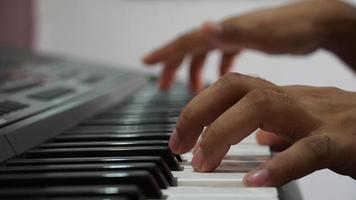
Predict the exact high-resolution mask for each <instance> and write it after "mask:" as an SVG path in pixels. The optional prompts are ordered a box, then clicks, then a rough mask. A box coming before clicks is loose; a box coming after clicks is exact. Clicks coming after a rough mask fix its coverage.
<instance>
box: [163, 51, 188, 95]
mask: <svg viewBox="0 0 356 200" xmlns="http://www.w3.org/2000/svg"><path fill="white" fill-rule="evenodd" d="M182 61H183V57H178V58H174V59H172V60H170V61H168V62H167V63H166V64H165V66H164V68H163V71H162V74H161V77H160V80H159V88H160V89H161V90H162V91H167V90H169V88H170V87H171V85H172V83H173V82H174V78H175V74H176V72H177V69H178V68H179V66H180V64H181V63H182Z"/></svg>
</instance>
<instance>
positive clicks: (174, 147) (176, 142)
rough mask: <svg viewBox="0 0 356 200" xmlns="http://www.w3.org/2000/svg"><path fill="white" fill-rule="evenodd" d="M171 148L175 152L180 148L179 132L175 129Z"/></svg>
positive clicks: (170, 143)
mask: <svg viewBox="0 0 356 200" xmlns="http://www.w3.org/2000/svg"><path fill="white" fill-rule="evenodd" d="M168 145H169V148H171V149H172V150H173V151H176V150H177V149H178V148H179V139H178V133H177V130H176V129H174V130H173V133H172V135H171V137H170V138H169V143H168Z"/></svg>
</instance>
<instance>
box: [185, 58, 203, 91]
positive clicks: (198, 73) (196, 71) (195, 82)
mask: <svg viewBox="0 0 356 200" xmlns="http://www.w3.org/2000/svg"><path fill="white" fill-rule="evenodd" d="M206 55H207V54H206V53H202V54H199V55H194V56H193V57H192V60H191V62H190V73H189V75H190V90H191V91H192V92H194V93H198V92H199V91H201V90H202V88H203V85H202V69H203V65H204V62H205V59H206Z"/></svg>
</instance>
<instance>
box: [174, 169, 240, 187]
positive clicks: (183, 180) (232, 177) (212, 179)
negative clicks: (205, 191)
mask: <svg viewBox="0 0 356 200" xmlns="http://www.w3.org/2000/svg"><path fill="white" fill-rule="evenodd" d="M172 174H173V176H174V177H176V178H177V185H178V186H210V187H242V186H243V183H242V180H243V177H244V175H245V173H238V172H229V173H225V172H221V173H220V172H216V173H199V172H195V171H194V170H193V169H189V168H187V169H184V170H183V171H172Z"/></svg>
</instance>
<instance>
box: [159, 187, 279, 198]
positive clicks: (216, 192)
mask: <svg viewBox="0 0 356 200" xmlns="http://www.w3.org/2000/svg"><path fill="white" fill-rule="evenodd" d="M162 192H163V194H164V195H167V197H168V199H187V200H188V199H194V200H198V199H206V198H208V199H248V200H255V199H256V200H257V199H258V200H262V199H271V200H272V199H273V200H274V199H277V197H278V193H277V190H276V189H275V188H237V187H234V188H226V187H198V186H179V187H170V188H168V189H166V190H163V191H162Z"/></svg>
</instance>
